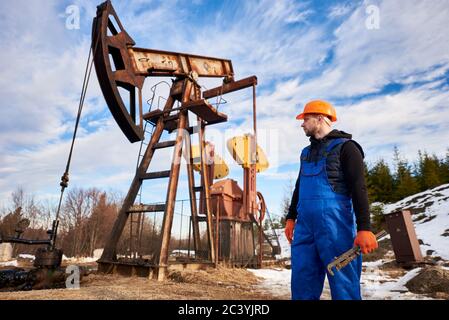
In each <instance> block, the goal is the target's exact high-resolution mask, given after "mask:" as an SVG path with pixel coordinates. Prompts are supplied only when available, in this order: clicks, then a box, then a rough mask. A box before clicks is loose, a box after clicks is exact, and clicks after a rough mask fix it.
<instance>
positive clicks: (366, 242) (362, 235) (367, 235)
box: [354, 231, 378, 254]
mask: <svg viewBox="0 0 449 320" xmlns="http://www.w3.org/2000/svg"><path fill="white" fill-rule="evenodd" d="M354 246H359V247H360V249H361V251H362V253H363V254H367V253H370V252H373V251H374V250H376V249H377V247H378V244H377V240H376V236H375V235H374V233H372V232H371V231H359V232H357V237H355V240H354Z"/></svg>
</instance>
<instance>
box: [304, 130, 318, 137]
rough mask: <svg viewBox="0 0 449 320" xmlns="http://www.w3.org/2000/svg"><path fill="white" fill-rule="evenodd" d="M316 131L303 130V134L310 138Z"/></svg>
mask: <svg viewBox="0 0 449 320" xmlns="http://www.w3.org/2000/svg"><path fill="white" fill-rule="evenodd" d="M314 131H316V130H304V133H305V134H306V137H311V136H314V135H315V132H314Z"/></svg>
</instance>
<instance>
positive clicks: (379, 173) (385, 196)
mask: <svg viewBox="0 0 449 320" xmlns="http://www.w3.org/2000/svg"><path fill="white" fill-rule="evenodd" d="M367 184H368V190H369V194H371V195H372V196H371V197H372V198H371V201H373V202H376V201H379V202H383V203H388V202H391V201H393V176H392V175H391V171H390V168H389V167H388V165H387V164H386V163H385V161H384V160H383V159H381V160H379V161H378V162H377V163H376V164H375V165H374V167H373V168H372V169H371V170H369V172H368V183H367Z"/></svg>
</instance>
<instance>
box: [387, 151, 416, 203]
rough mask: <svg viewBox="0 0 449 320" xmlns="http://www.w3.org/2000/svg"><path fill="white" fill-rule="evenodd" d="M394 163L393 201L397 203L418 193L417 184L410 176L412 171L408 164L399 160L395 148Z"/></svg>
mask: <svg viewBox="0 0 449 320" xmlns="http://www.w3.org/2000/svg"><path fill="white" fill-rule="evenodd" d="M394 161H395V166H396V172H395V174H394V187H393V189H394V192H393V201H399V200H401V199H403V198H406V197H408V196H410V195H412V194H415V193H418V192H419V184H418V181H417V180H416V178H415V177H414V176H413V175H412V170H411V168H410V166H409V164H408V162H407V161H406V160H404V159H401V157H400V154H399V150H398V148H397V147H395V148H394Z"/></svg>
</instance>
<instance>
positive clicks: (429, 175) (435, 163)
mask: <svg viewBox="0 0 449 320" xmlns="http://www.w3.org/2000/svg"><path fill="white" fill-rule="evenodd" d="M418 155H419V162H418V182H419V184H420V188H421V191H424V190H427V189H431V188H435V187H436V186H439V185H440V184H442V183H443V181H444V179H443V177H442V176H441V168H440V160H439V159H438V157H437V156H436V155H432V156H429V155H428V154H427V152H424V154H422V153H421V151H419V153H418Z"/></svg>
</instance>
